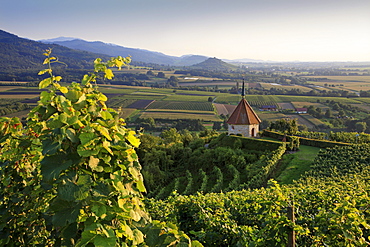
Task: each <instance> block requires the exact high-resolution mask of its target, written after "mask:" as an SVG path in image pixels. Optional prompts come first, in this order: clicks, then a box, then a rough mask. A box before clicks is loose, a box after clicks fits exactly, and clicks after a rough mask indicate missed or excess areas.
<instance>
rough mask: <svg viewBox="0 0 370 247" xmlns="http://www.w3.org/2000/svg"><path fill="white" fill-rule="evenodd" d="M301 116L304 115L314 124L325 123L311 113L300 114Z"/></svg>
mask: <svg viewBox="0 0 370 247" xmlns="http://www.w3.org/2000/svg"><path fill="white" fill-rule="evenodd" d="M300 116H301V117H303V118H304V119H306V120H307V121H309V122H311V123H312V124H313V125H316V126H317V125H320V124H324V123H323V122H321V121H320V120H319V119H317V118H315V117H313V116H311V115H309V114H300Z"/></svg>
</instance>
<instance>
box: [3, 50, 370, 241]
mask: <svg viewBox="0 0 370 247" xmlns="http://www.w3.org/2000/svg"><path fill="white" fill-rule="evenodd" d="M44 56H45V60H44V66H45V68H43V69H42V70H41V71H40V72H39V75H40V76H43V77H42V79H41V81H40V82H39V85H38V86H39V89H40V90H42V91H41V92H40V99H39V101H38V103H37V105H36V106H35V107H34V108H32V109H31V111H30V113H29V114H28V116H27V118H26V119H25V120H24V121H21V119H19V118H17V117H13V118H6V117H1V118H0V123H1V124H0V147H1V149H0V178H1V179H0V198H1V201H0V219H1V220H0V245H2V246H287V244H292V243H291V241H292V235H294V239H293V242H294V244H295V245H297V246H368V245H369V244H370V243H369V242H370V225H369V222H370V211H369V210H370V208H369V203H368V202H369V200H370V198H369V192H370V187H369V183H368V181H369V178H370V173H369V172H370V170H369V168H370V167H369V164H370V157H369V154H370V146H369V144H368V142H369V139H370V138H369V135H368V134H365V133H361V135H360V134H359V133H355V132H354V133H344V132H336V133H331V132H329V133H318V132H310V131H302V130H299V129H298V125H297V123H296V121H295V120H284V119H281V120H279V121H276V122H272V123H271V124H270V125H269V128H268V130H266V132H265V133H264V132H261V133H260V138H244V137H241V136H228V135H226V134H225V133H219V132H217V131H216V130H210V129H201V130H197V131H190V130H189V129H187V128H188V127H186V126H185V127H184V128H182V129H181V130H180V127H179V129H177V128H175V127H176V126H175V127H174V126H171V127H169V128H168V129H165V130H163V131H161V133H160V135H159V136H156V135H151V134H147V133H144V134H143V133H140V131H135V130H133V129H130V128H127V126H126V121H125V120H124V119H123V118H121V117H120V113H119V112H118V111H117V110H115V109H113V108H110V107H109V106H108V105H107V102H108V97H107V96H106V95H105V94H103V93H102V92H101V91H100V90H99V87H98V85H97V83H96V82H97V80H98V79H97V78H100V80H103V79H104V80H110V79H112V78H113V77H114V73H113V71H112V69H111V67H116V68H117V69H120V68H121V67H123V66H126V65H127V64H129V62H130V60H129V58H123V57H116V58H111V59H109V60H107V61H106V62H104V61H103V60H102V59H96V60H95V61H94V66H93V67H94V68H93V72H91V73H89V74H85V75H83V76H82V77H81V80H80V81H79V82H72V83H70V84H68V85H66V84H62V83H61V82H62V80H63V78H62V77H61V76H60V75H58V74H57V73H56V72H55V71H54V70H53V67H52V64H53V62H55V61H56V58H55V57H54V56H52V54H51V50H47V51H46V52H45V53H44ZM203 97H208V96H203ZM19 107H21V106H19ZM312 110H313V109H312ZM315 111H316V112H317V110H315ZM147 124H149V125H150V124H153V123H152V121H148V122H147ZM193 124H194V126H197V121H194V123H193ZM178 125H179V126H184V124H182V123H180V121H179V122H178ZM303 146H312V147H317V148H319V149H320V151H318V154H317V156H315V157H311V159H312V162H311V160H309V162H307V164H308V167H307V171H306V172H304V173H302V174H296V179H295V181H293V182H292V183H289V184H280V183H279V182H278V181H277V178H278V175H279V173H281V171H282V169H283V167H282V161H283V160H284V159H285V157H292V156H289V155H294V154H296V153H299V152H304V151H303V150H304V148H303ZM293 173H294V171H293ZM288 212H290V213H289V214H288ZM292 215H293V218H292Z"/></svg>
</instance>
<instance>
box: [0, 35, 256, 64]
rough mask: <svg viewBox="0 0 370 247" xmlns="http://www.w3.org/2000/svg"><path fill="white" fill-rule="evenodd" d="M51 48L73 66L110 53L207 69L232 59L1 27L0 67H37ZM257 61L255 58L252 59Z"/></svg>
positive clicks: (153, 62)
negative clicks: (28, 35) (32, 35)
mask: <svg viewBox="0 0 370 247" xmlns="http://www.w3.org/2000/svg"><path fill="white" fill-rule="evenodd" d="M48 48H52V49H53V53H54V54H57V55H58V58H59V59H60V60H61V61H64V62H66V63H67V64H68V66H69V68H72V69H85V68H89V67H91V64H92V61H94V59H95V58H97V57H100V58H102V59H104V60H106V59H109V57H111V56H131V58H132V61H133V64H136V63H144V64H159V65H165V66H168V65H169V66H178V67H185V66H186V67H188V66H191V68H193V69H206V70H212V69H214V70H229V69H234V68H235V67H234V66H232V65H230V64H229V63H230V61H231V60H227V62H228V63H226V62H225V60H220V59H216V58H210V57H206V56H201V55H184V56H181V57H176V56H169V55H166V54H163V53H160V52H153V51H148V50H144V49H135V48H127V47H123V46H119V45H115V44H109V43H104V42H101V41H92V42H91V41H85V40H82V39H77V38H71V37H59V38H55V39H48V40H40V41H35V40H30V39H25V38H21V37H18V36H17V35H14V34H11V33H8V32H6V31H3V30H0V70H1V71H7V70H14V69H30V68H33V69H38V68H39V67H40V66H42V61H43V59H44V56H43V55H42V54H43V53H44V51H45V50H46V49H48ZM255 61H256V60H255Z"/></svg>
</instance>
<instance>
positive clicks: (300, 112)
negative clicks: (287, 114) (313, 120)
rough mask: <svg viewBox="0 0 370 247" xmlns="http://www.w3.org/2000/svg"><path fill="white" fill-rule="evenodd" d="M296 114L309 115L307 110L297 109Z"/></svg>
mask: <svg viewBox="0 0 370 247" xmlns="http://www.w3.org/2000/svg"><path fill="white" fill-rule="evenodd" d="M295 112H296V113H298V114H304V113H307V108H296V109H295Z"/></svg>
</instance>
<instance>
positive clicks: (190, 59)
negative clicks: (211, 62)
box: [175, 55, 208, 66]
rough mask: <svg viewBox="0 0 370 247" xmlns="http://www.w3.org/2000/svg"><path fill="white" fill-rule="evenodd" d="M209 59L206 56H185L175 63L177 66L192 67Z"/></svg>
mask: <svg viewBox="0 0 370 247" xmlns="http://www.w3.org/2000/svg"><path fill="white" fill-rule="evenodd" d="M207 59H208V57H206V56H200V55H185V56H182V57H180V59H179V60H178V61H176V62H175V65H177V66H191V65H194V64H198V63H201V62H204V61H206V60H207Z"/></svg>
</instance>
